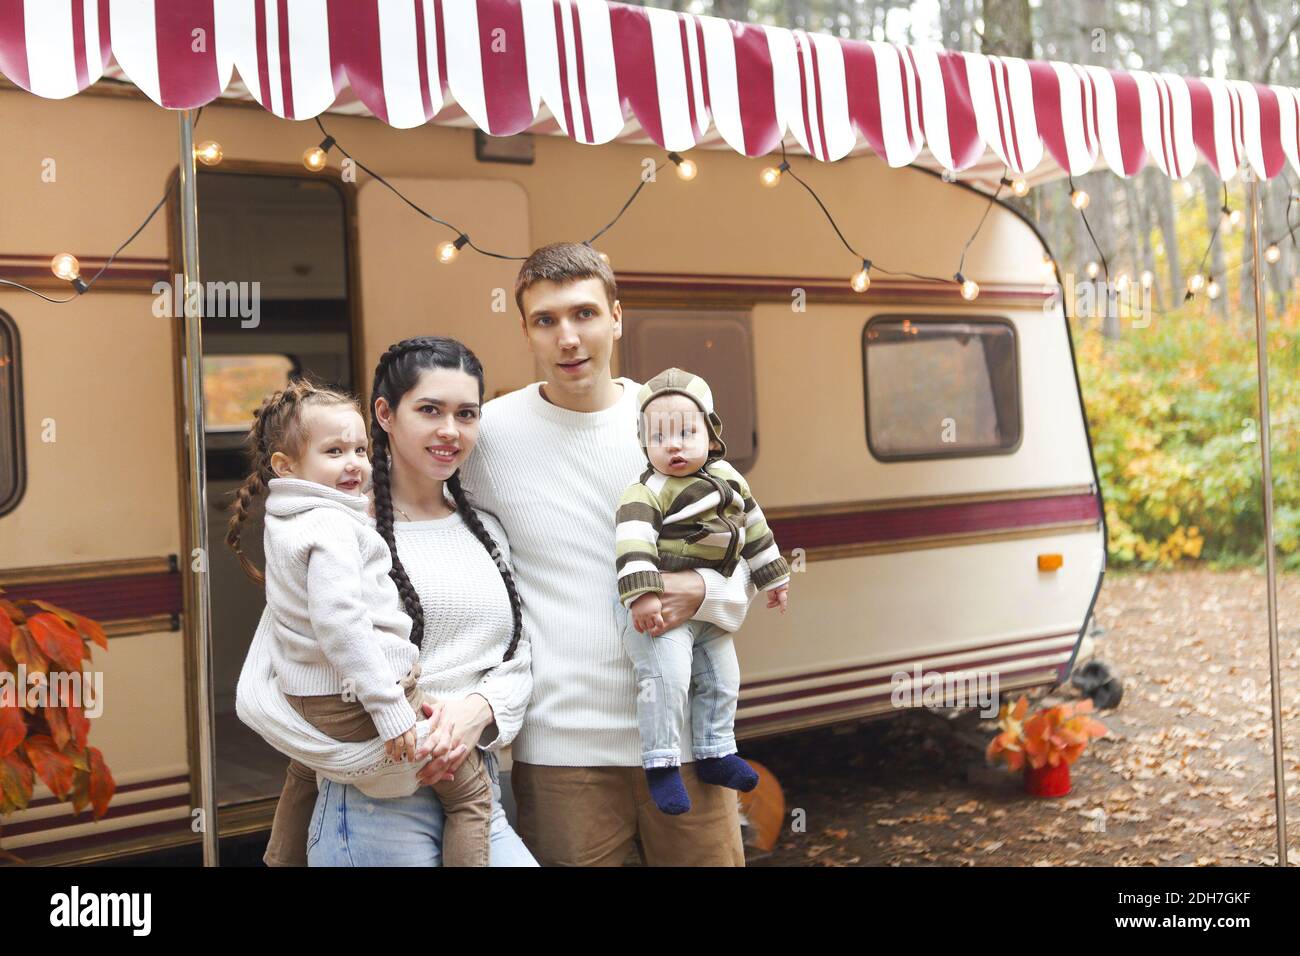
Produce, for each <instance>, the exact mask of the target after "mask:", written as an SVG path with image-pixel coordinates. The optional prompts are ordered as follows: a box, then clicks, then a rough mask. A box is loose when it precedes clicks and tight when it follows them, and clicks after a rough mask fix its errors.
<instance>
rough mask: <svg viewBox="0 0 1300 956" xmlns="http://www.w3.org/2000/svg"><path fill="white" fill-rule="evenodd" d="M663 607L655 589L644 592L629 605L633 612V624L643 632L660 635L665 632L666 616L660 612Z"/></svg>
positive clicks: (655, 635)
mask: <svg viewBox="0 0 1300 956" xmlns="http://www.w3.org/2000/svg"><path fill="white" fill-rule="evenodd" d="M662 607H663V604H662V602H660V600H659V595H658V594H655V593H654V592H653V591H647V592H646V593H645V594H642V595H641V596H640V597H638V598H637V599H636V600H635V601H633V602H632V603H631V604H630V605H629V606H628V610H629V611H630V612H631V613H632V626H633V627H635V628H636V629H637V630H638V631H640V632H641V633H642V634H649V635H651V636H654V637H658V636H659V635H660V634H662V633H663V632H664V618H663V615H662V614H660V613H659V611H660V610H661V609H662Z"/></svg>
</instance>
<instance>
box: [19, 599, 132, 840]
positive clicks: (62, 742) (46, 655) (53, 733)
mask: <svg viewBox="0 0 1300 956" xmlns="http://www.w3.org/2000/svg"><path fill="white" fill-rule="evenodd" d="M3 593H4V592H3V591H0V819H3V817H4V816H5V815H7V814H10V813H13V812H14V811H15V810H21V809H24V808H25V807H26V806H27V804H28V802H29V801H30V800H31V797H32V790H33V787H34V786H35V782H36V779H37V778H39V779H40V780H42V781H43V782H44V783H45V785H46V786H47V787H49V788H50V790H51V792H52V793H53V794H54V795H55V796H56V797H57V798H58V799H60V800H66V801H68V802H70V803H71V804H72V807H73V810H74V811H75V812H77V813H80V812H81V811H82V810H83V809H85V808H86V807H87V806H89V807H90V808H91V812H92V815H93V817H94V819H96V820H98V819H99V818H100V817H102V816H103V815H104V813H105V811H107V809H108V803H109V800H111V799H112V796H113V791H114V787H115V784H114V782H113V775H112V774H111V773H110V772H109V769H108V767H107V765H106V764H105V763H104V757H103V754H101V753H100V752H99V750H98V749H97V748H95V747H92V746H90V745H89V743H88V740H87V737H88V735H89V733H90V720H89V719H88V718H87V716H86V714H85V711H84V707H83V705H84V704H85V703H86V701H85V700H77V699H74V694H73V693H72V689H71V687H70V686H69V682H68V681H66V680H62V679H60V680H54V679H51V675H54V674H57V675H59V676H60V677H61V678H62V677H66V676H67V675H77V674H81V673H82V671H83V668H84V666H85V664H86V663H87V662H89V661H90V657H91V651H90V645H91V644H92V643H94V644H98V645H99V646H100V647H101V648H104V649H107V648H108V639H107V637H106V636H105V635H104V631H103V629H102V628H101V627H100V626H99V625H98V624H96V623H95V622H94V621H92V620H90V619H89V618H86V617H83V616H82V615H80V614H75V613H73V612H71V611H67V610H64V609H63V608H60V607H56V606H55V605H53V604H49V603H47V602H45V601H36V600H29V599H25V598H18V599H16V600H8V599H6V598H4V597H3ZM20 674H22V675H24V677H23V678H22V679H19V675H20ZM33 675H35V676H33ZM0 854H2V855H5V856H10V857H12V854H3V851H0Z"/></svg>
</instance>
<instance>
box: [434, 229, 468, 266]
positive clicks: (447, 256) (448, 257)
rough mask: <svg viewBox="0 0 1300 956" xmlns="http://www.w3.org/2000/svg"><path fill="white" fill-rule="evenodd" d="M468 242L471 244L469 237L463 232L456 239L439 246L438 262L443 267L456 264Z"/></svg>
mask: <svg viewBox="0 0 1300 956" xmlns="http://www.w3.org/2000/svg"><path fill="white" fill-rule="evenodd" d="M467 242H469V236H467V235H465V234H464V233H463V232H462V233H461V234H460V235H459V236H457V237H456V238H455V239H452V240H450V241H449V242H444V243H443V244H442V245H440V246H438V261H439V262H441V263H442V264H443V265H450V264H451V263H453V262H455V261H456V258H457V257H458V256H459V255H460V250H461V247H463V246H464V245H465V243H467Z"/></svg>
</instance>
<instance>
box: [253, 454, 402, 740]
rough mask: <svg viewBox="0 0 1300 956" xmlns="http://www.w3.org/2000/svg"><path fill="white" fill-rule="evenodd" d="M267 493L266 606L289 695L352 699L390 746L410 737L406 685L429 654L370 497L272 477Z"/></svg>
mask: <svg viewBox="0 0 1300 956" xmlns="http://www.w3.org/2000/svg"><path fill="white" fill-rule="evenodd" d="M267 488H268V489H269V494H268V495H267V497H266V525H265V532H264V533H263V536H262V541H263V550H264V551H265V552H266V606H267V608H268V609H269V610H270V612H271V620H272V624H273V631H274V634H275V640H273V641H272V642H271V660H272V662H273V663H274V665H275V673H276V675H277V676H278V678H279V681H280V690H281V691H282V692H283V693H286V694H295V695H298V696H301V697H315V696H326V695H331V694H340V695H341V694H344V693H350V694H351V695H353V698H354V699H356V700H358V701H360V702H361V704H362V706H364V707H365V708H366V713H368V714H369V715H370V717H371V719H373V720H374V722H375V729H376V730H378V731H379V737H380V739H381V740H392V739H393V738H394V737H398V736H400V735H402V734H404V733H406V731H408V730H410V729H411V727H412V725H413V724H414V723H415V715H414V713H412V711H411V705H410V704H409V703H407V701H406V697H405V695H404V694H403V692H402V688H401V685H400V684H399V683H398V682H399V681H400V680H401V679H402V677H403V676H404V675H405V674H406V673H407V671H409V670H410V669H411V665H413V664H414V663H415V659H416V658H417V657H418V656H419V648H417V647H416V646H415V645H414V644H412V643H411V619H410V618H409V617H408V616H407V615H406V612H405V611H403V610H402V604H401V598H400V597H399V596H398V593H397V585H396V584H394V583H393V579H392V578H391V577H389V571H391V570H392V567H393V560H392V556H391V555H390V554H389V552H388V545H387V544H386V543H385V542H384V539H383V538H381V537H380V536H379V532H378V531H376V530H375V527H374V521H373V520H372V519H371V518H370V517H369V516H368V515H367V514H366V509H367V507H368V506H369V503H370V502H369V499H368V498H366V497H365V496H364V495H349V494H347V493H346V492H342V491H339V490H337V489H335V488H330V487H327V486H326V485H320V484H317V483H316V482H314V481H304V480H302V479H300V478H272V479H271V480H270V481H269V482H267Z"/></svg>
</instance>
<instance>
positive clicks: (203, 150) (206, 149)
mask: <svg viewBox="0 0 1300 956" xmlns="http://www.w3.org/2000/svg"><path fill="white" fill-rule="evenodd" d="M224 155H225V153H223V152H222V151H221V144H220V143H218V142H217V141H216V140H215V139H209V140H206V141H204V142H202V143H199V145H198V146H197V147H195V149H194V158H195V159H197V160H198V161H199V162H200V163H202V164H203V165H204V166H215V165H217V163H219V162H221V157H222V156H224Z"/></svg>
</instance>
